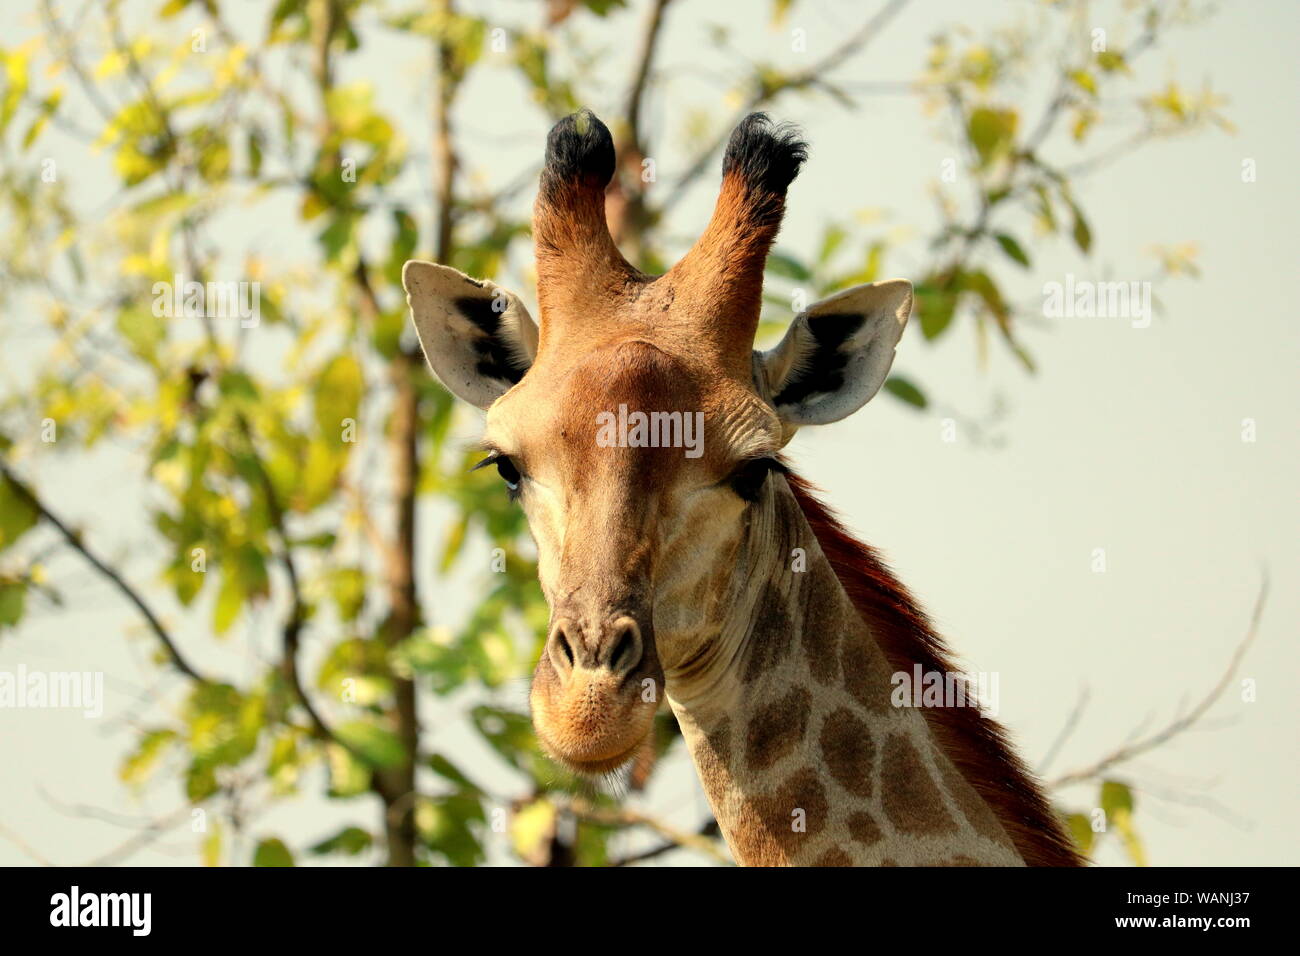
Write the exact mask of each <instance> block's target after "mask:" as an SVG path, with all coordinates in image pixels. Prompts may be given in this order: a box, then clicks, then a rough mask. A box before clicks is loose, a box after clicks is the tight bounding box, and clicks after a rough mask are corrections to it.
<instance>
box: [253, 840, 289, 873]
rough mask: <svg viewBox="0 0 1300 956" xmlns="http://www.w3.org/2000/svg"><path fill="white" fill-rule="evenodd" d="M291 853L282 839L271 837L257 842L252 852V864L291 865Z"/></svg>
mask: <svg viewBox="0 0 1300 956" xmlns="http://www.w3.org/2000/svg"><path fill="white" fill-rule="evenodd" d="M293 865H294V862H293V854H292V853H290V852H289V848H288V847H287V846H285V845H284V841H282V840H280V839H277V838H276V837H271V838H269V839H266V840H262V841H261V842H259V843H258V844H257V849H256V850H255V851H254V853H253V866H293Z"/></svg>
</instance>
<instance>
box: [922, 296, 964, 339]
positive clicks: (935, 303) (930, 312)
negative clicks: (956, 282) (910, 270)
mask: <svg viewBox="0 0 1300 956" xmlns="http://www.w3.org/2000/svg"><path fill="white" fill-rule="evenodd" d="M915 294H916V312H917V317H918V318H919V319H920V320H921V334H922V335H923V336H925V338H926V340H927V341H934V340H935V339H937V338H938V337H939V336H940V335H942V334H943V333H944V331H946V330H947V328H948V326H949V325H951V324H952V319H953V315H954V313H955V312H956V309H957V296H956V295H955V294H954V293H953V292H952V291H951V290H950V289H948V288H946V287H941V286H940V285H930V284H928V283H922V284H919V285H918V286H917V287H916V293H915Z"/></svg>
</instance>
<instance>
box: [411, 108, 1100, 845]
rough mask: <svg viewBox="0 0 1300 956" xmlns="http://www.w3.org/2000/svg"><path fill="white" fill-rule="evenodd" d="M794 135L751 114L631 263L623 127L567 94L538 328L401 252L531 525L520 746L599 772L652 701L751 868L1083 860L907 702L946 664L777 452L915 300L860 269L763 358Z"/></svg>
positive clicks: (440, 372)
mask: <svg viewBox="0 0 1300 956" xmlns="http://www.w3.org/2000/svg"><path fill="white" fill-rule="evenodd" d="M806 153H807V148H806V144H805V143H804V142H803V141H802V140H801V138H800V136H799V134H798V132H797V131H796V130H794V129H793V128H790V127H788V126H785V125H774V124H773V123H772V122H771V121H770V120H769V119H768V118H767V117H766V116H765V115H764V114H761V113H755V114H752V115H750V116H749V117H747V118H746V119H745V120H743V121H742V122H741V123H740V124H739V125H738V126H737V128H736V129H735V131H734V132H733V134H732V136H731V138H730V140H729V143H728V146H727V149H726V152H725V155H724V158H723V163H722V174H723V175H722V185H721V188H720V191H719V194H718V199H717V202H716V205H715V208H714V212H713V215H712V218H711V219H710V221H709V223H708V225H707V226H706V228H705V230H704V232H703V233H702V234H701V236H700V238H699V239H698V241H697V242H696V243H695V245H694V246H693V247H692V248H691V249H690V250H689V252H688V253H687V254H686V255H685V256H684V257H683V258H682V259H681V260H680V261H679V262H678V263H677V264H676V265H675V266H673V267H672V268H671V269H670V270H669V271H668V272H667V273H665V274H663V275H660V276H649V275H645V274H643V273H641V272H640V271H638V270H637V269H635V268H633V267H632V266H631V265H630V264H629V263H628V262H627V261H626V260H625V259H624V258H623V256H622V255H621V254H620V253H619V251H618V249H617V248H616V246H615V244H614V241H613V239H612V238H611V236H610V233H609V230H608V226H607V224H606V215H605V192H606V188H607V186H608V185H609V183H610V180H611V178H612V176H613V171H614V147H613V143H612V139H611V137H610V134H609V131H608V129H607V128H606V127H605V125H604V124H603V123H601V121H600V120H599V119H597V118H596V117H595V115H594V114H592V113H591V112H590V111H587V110H582V111H580V112H578V113H575V114H573V115H572V116H569V117H566V118H565V119H563V120H561V121H560V122H559V123H557V124H556V125H555V126H554V128H553V129H552V130H551V132H550V134H549V136H548V138H547V148H546V159H545V165H544V168H543V171H542V173H541V177H540V182H539V188H538V193H537V197H536V201H535V204H534V211H533V238H534V250H535V257H536V266H537V301H538V306H539V312H540V324H538V323H534V321H533V319H532V317H531V315H530V314H529V312H528V310H527V308H526V307H525V306H524V304H523V302H522V301H521V300H520V298H519V297H518V296H517V295H515V294H514V293H512V292H510V291H508V290H506V289H504V288H501V287H499V286H497V285H496V284H495V283H494V282H491V281H489V280H481V279H473V278H470V277H468V276H466V275H464V274H462V273H460V272H458V271H457V270H455V269H452V268H450V267H449V266H446V265H439V264H435V263H429V262H421V261H411V262H408V263H407V264H406V266H405V268H404V271H403V284H404V287H405V289H406V291H407V301H408V304H409V306H410V310H411V313H412V318H413V320H414V324H415V327H416V331H417V333H418V336H419V339H420V343H421V345H422V347H423V350H424V353H425V356H426V358H427V360H428V363H429V365H430V367H431V369H432V370H433V372H434V373H435V374H436V375H437V377H438V378H439V379H440V380H441V381H442V383H443V384H444V385H445V386H446V387H447V388H448V389H449V390H450V391H451V392H453V393H454V394H456V395H457V396H458V397H460V398H461V399H463V400H465V401H467V402H469V403H470V404H473V405H475V406H477V407H479V408H481V409H485V410H486V412H487V414H486V421H485V428H484V434H483V439H482V445H483V448H484V450H485V452H486V458H484V460H483V461H482V462H481V463H480V466H494V467H495V468H496V470H497V471H498V473H499V474H500V476H501V477H502V478H503V479H504V481H505V483H506V485H507V486H508V488H509V492H510V495H511V497H512V498H514V499H516V500H517V501H518V502H519V503H520V505H521V506H522V508H523V509H524V512H525V515H526V517H527V519H528V523H529V527H530V529H531V531H532V534H533V537H534V539H535V541H536V544H537V552H538V575H539V578H540V581H541V584H542V588H543V592H544V594H545V596H546V598H547V601H548V603H549V606H550V610H551V620H550V629H549V632H548V634H547V637H546V641H545V644H544V648H543V651H542V653H541V655H540V659H539V661H538V663H537V666H536V670H535V672H534V676H533V680H532V685H531V691H530V704H531V709H532V715H533V724H534V728H535V730H536V733H537V736H538V739H539V741H540V742H541V744H542V746H543V747H544V748H545V749H546V750H547V751H548V752H549V753H550V754H551V755H552V756H553V757H555V758H556V759H557V760H559V761H561V762H563V763H564V764H566V765H567V766H569V767H571V768H573V769H575V770H577V771H579V772H582V773H588V774H593V775H598V774H602V773H607V772H610V771H613V770H615V769H616V768H618V767H620V766H622V765H624V764H626V763H627V762H628V761H629V760H630V759H631V758H633V757H634V755H636V753H637V752H638V750H639V748H640V747H641V745H642V744H643V742H644V741H645V739H646V737H647V735H648V734H649V733H650V731H651V728H652V722H653V720H654V717H655V713H656V711H657V709H658V708H659V706H660V703H661V699H666V701H667V704H668V706H669V707H670V708H671V709H672V711H673V713H674V715H675V716H676V718H677V721H678V723H679V725H680V727H681V730H682V735H683V737H684V739H685V742H686V745H687V747H688V748H689V750H690V754H691V757H692V760H693V762H694V765H695V768H696V770H697V772H698V775H699V778H700V781H701V783H702V785H703V789H704V791H705V794H706V795H707V798H708V800H709V803H710V805H711V807H712V809H713V812H714V814H715V816H716V817H717V820H718V823H719V826H720V829H721V832H722V834H723V836H724V838H725V839H726V842H727V845H728V847H729V848H730V850H731V853H732V855H733V857H734V858H735V860H736V861H737V862H738V863H740V864H742V865H759V866H764V865H824V866H850V865H881V866H885V865H953V866H963V865H989V866H1018V865H1024V864H1028V865H1079V864H1080V862H1081V861H1080V860H1079V859H1078V857H1077V856H1076V855H1075V852H1074V850H1073V849H1072V848H1071V844H1070V842H1069V840H1068V838H1067V837H1066V836H1065V834H1064V832H1063V830H1062V828H1061V826H1060V824H1059V822H1058V821H1057V819H1056V818H1055V816H1054V815H1053V813H1052V811H1051V809H1050V807H1049V805H1048V803H1047V801H1046V799H1045V798H1044V796H1043V793H1042V791H1041V789H1040V788H1039V786H1038V784H1037V783H1036V782H1035V781H1034V779H1033V778H1032V777H1031V776H1030V774H1029V773H1028V772H1027V771H1026V770H1025V768H1024V767H1023V765H1022V764H1021V762H1020V760H1019V759H1018V757H1017V756H1016V754H1015V753H1014V752H1013V750H1012V749H1011V747H1010V745H1009V744H1008V742H1007V740H1006V739H1005V736H1004V734H1003V731H1002V730H1001V728H1000V727H999V726H998V725H997V724H996V723H995V722H993V721H992V720H990V719H987V718H986V717H984V716H982V715H981V714H980V712H979V711H977V710H975V709H973V708H970V707H913V706H895V701H893V700H892V699H891V691H892V690H893V689H894V679H893V675H894V674H896V673H900V672H901V673H911V672H912V671H913V668H915V667H919V668H920V669H921V671H922V672H924V673H925V674H933V673H939V674H945V673H948V672H949V671H951V667H952V665H951V663H950V660H949V658H948V656H947V652H946V650H945V648H944V645H943V643H942V641H941V640H940V639H939V638H938V637H937V636H936V635H935V633H934V631H933V630H932V628H931V626H930V624H929V623H928V621H927V619H926V617H925V615H924V613H923V612H922V611H921V610H920V609H919V607H918V605H917V604H916V602H915V601H914V600H913V599H912V597H911V596H910V595H909V594H908V592H907V591H906V590H905V589H904V588H903V586H902V585H901V584H899V583H898V582H897V581H896V580H895V579H894V577H893V575H892V574H891V573H890V571H889V570H888V569H887V568H886V566H885V565H884V563H883V562H882V561H881V560H880V558H879V557H878V556H877V555H876V553H875V552H874V551H873V550H872V549H871V548H869V547H868V546H866V545H864V544H861V543H860V542H858V541H856V540H855V539H854V538H852V537H851V536H850V535H849V534H848V533H847V532H846V531H845V530H844V529H843V527H842V526H841V525H840V524H839V522H838V521H837V519H836V518H835V517H834V516H833V515H832V514H831V513H830V512H829V511H828V510H827V509H826V508H825V506H823V505H822V504H821V502H820V501H819V500H818V499H817V497H816V495H815V493H814V492H813V489H812V487H811V486H810V485H809V484H808V483H807V482H805V481H804V480H803V479H801V478H799V477H798V476H797V475H795V474H794V473H793V472H791V471H790V469H789V467H788V465H787V464H786V462H785V460H784V458H783V457H782V455H781V450H782V448H783V447H784V446H785V445H786V444H787V443H788V442H789V440H790V439H791V437H792V436H793V435H794V433H795V432H796V430H797V429H798V428H801V427H805V426H812V425H820V424H826V423H829V422H834V421H838V420H840V419H842V418H844V417H845V416H847V415H849V414H851V413H852V412H854V411H856V410H857V409H858V408H860V407H861V406H862V405H863V404H865V403H866V402H867V401H868V400H869V399H870V398H871V397H872V396H873V395H874V394H875V393H876V391H877V390H878V389H879V388H880V386H881V385H882V384H883V382H884V380H885V377H886V375H887V373H888V371H889V367H890V364H891V363H892V361H893V355H894V349H895V345H896V344H897V342H898V341H899V338H900V336H901V334H902V331H903V328H904V325H905V323H906V322H907V319H908V316H909V314H910V311H911V306H912V287H911V284H910V283H908V282H906V281H904V280H890V281H882V282H874V283H868V284H866V285H860V286H857V287H855V288H851V289H847V290H844V291H841V292H838V293H836V294H834V295H832V296H830V297H829V298H828V299H826V300H824V301H821V302H818V303H816V304H814V305H812V306H810V307H809V308H808V309H806V310H805V311H804V312H802V313H801V314H799V315H798V316H796V317H795V318H794V320H793V321H792V323H791V325H790V327H789V330H788V331H787V333H786V334H785V336H784V338H783V339H782V340H781V342H780V343H779V344H777V345H776V346H775V347H774V348H772V349H771V350H769V351H765V352H759V351H756V350H754V348H753V340H754V334H755V331H756V327H757V323H758V317H759V308H760V297H761V294H762V281H763V269H764V263H765V261H766V258H767V255H768V252H769V250H770V249H771V246H772V243H773V241H774V240H775V237H776V233H777V230H778V228H779V226H780V223H781V219H782V217H783V214H784V209H785V198H786V192H787V189H788V187H789V185H790V183H791V182H792V181H793V180H794V178H795V176H796V175H797V174H798V172H799V169H800V167H801V166H802V165H803V163H804V161H805V159H806ZM695 420H698V421H700V422H701V423H702V434H701V435H699V436H697V437H699V438H701V439H702V440H701V441H699V442H698V443H697V444H695V445H694V446H692V444H691V442H690V438H691V435H690V431H691V429H690V424H691V422H692V421H695ZM661 439H662V440H661Z"/></svg>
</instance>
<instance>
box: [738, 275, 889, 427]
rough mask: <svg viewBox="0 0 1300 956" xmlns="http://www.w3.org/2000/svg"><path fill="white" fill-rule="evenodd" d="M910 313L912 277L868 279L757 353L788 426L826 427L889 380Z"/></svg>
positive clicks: (766, 385) (762, 377)
mask: <svg viewBox="0 0 1300 956" xmlns="http://www.w3.org/2000/svg"><path fill="white" fill-rule="evenodd" d="M911 311H912V283H910V282H908V281H907V280H906V279H888V280H886V281H884V282H869V283H867V284H866V285H859V286H854V287H853V288H851V289H845V290H844V291H843V292H837V293H835V295H833V296H831V297H830V298H828V299H823V300H822V301H820V302H818V303H816V304H815V305H813V306H811V307H810V308H809V309H808V310H807V311H805V312H801V313H800V314H799V315H798V316H796V317H795V320H794V322H792V323H791V324H790V329H789V331H787V332H786V334H785V337H784V338H783V339H781V342H780V343H779V344H778V345H777V346H776V348H774V349H772V350H771V351H768V352H759V353H756V354H755V359H756V361H755V369H754V372H755V378H757V379H759V381H758V382H757V383H756V384H757V386H758V390H759V394H760V395H762V396H763V397H764V398H766V399H767V400H768V401H770V402H771V403H772V406H773V407H774V408H775V409H776V413H777V415H778V416H779V417H780V419H781V421H782V422H784V423H785V424H786V425H788V426H795V427H797V426H800V425H825V424H828V423H830V422H837V421H839V420H840V419H841V418H845V417H847V416H849V415H851V414H853V413H854V412H856V411H857V410H858V409H859V408H861V407H862V406H863V405H865V404H866V403H867V402H868V401H869V400H870V399H871V397H872V396H873V395H875V394H876V392H877V391H878V390H879V389H880V386H881V385H883V384H884V383H885V377H886V376H887V375H888V374H889V366H890V365H892V364H893V361H894V346H895V345H897V344H898V339H899V337H900V336H901V335H902V334H903V327H904V326H905V325H907V318H908V316H909V315H910V314H911ZM790 434H793V429H790ZM788 437H789V436H788V435H787V438H788Z"/></svg>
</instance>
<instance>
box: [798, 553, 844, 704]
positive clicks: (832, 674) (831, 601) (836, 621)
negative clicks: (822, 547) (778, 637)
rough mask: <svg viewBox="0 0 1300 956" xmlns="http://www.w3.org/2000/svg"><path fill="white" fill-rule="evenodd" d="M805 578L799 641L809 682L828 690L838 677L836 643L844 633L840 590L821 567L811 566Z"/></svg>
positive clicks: (829, 573)
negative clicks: (810, 673) (808, 674)
mask: <svg viewBox="0 0 1300 956" xmlns="http://www.w3.org/2000/svg"><path fill="white" fill-rule="evenodd" d="M806 576H807V577H808V578H809V580H808V595H807V600H806V601H805V602H804V621H803V632H802V633H801V634H800V640H801V641H802V642H803V650H804V655H805V656H806V658H807V660H808V670H809V671H811V672H812V676H813V679H814V680H815V681H817V683H819V684H823V685H827V686H829V685H831V684H833V683H834V682H835V681H837V680H839V676H840V658H839V642H840V634H841V632H842V631H843V630H844V608H843V605H842V598H841V596H840V593H839V592H840V590H841V589H840V586H839V582H838V581H836V580H835V575H834V574H833V573H832V572H831V570H830V569H829V568H826V567H825V566H823V565H820V564H818V565H814V566H813V568H811V569H810V570H809V571H808V572H807V575H806Z"/></svg>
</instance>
